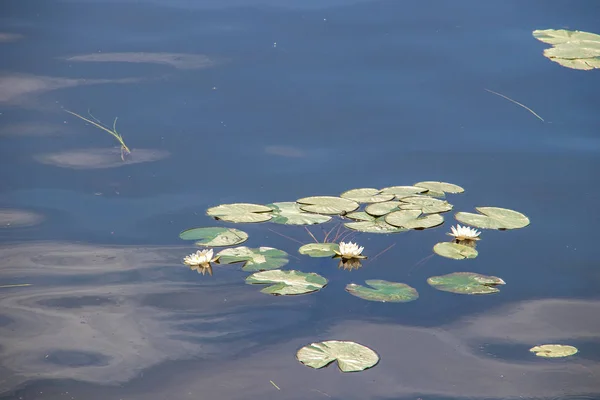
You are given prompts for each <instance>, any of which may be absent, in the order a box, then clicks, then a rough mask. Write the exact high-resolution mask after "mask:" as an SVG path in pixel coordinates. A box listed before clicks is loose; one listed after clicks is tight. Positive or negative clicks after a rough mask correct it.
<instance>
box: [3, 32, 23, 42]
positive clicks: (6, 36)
mask: <svg viewBox="0 0 600 400" xmlns="http://www.w3.org/2000/svg"><path fill="white" fill-rule="evenodd" d="M21 39H23V35H21V34H20V33H10V32H0V43H8V42H16V41H17V40H21Z"/></svg>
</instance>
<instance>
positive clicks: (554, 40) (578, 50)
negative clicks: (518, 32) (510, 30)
mask: <svg viewBox="0 0 600 400" xmlns="http://www.w3.org/2000/svg"><path fill="white" fill-rule="evenodd" d="M533 37H535V38H536V39H538V40H540V41H542V42H544V43H548V44H551V45H553V47H551V48H549V49H545V50H544V56H545V57H547V58H548V59H550V60H551V61H554V62H556V63H558V64H560V65H562V66H563V67H567V68H572V69H579V70H591V69H594V68H600V35H597V34H595V33H589V32H582V31H568V30H565V29H544V30H539V29H538V30H535V31H533Z"/></svg>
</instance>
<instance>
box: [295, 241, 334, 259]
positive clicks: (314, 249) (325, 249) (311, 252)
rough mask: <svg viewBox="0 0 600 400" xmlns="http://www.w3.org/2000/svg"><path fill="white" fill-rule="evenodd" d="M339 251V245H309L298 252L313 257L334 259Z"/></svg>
mask: <svg viewBox="0 0 600 400" xmlns="http://www.w3.org/2000/svg"><path fill="white" fill-rule="evenodd" d="M339 249H340V246H339V245H338V244H337V243H309V244H305V245H304V246H302V247H300V248H299V249H298V252H299V253H300V254H305V255H307V256H311V257H332V256H334V255H335V254H336V253H335V251H336V250H337V251H339Z"/></svg>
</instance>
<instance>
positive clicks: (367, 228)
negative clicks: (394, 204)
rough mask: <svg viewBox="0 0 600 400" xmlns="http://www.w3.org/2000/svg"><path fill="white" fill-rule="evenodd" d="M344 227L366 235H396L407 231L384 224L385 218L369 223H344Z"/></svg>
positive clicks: (374, 219) (375, 219)
mask: <svg viewBox="0 0 600 400" xmlns="http://www.w3.org/2000/svg"><path fill="white" fill-rule="evenodd" d="M344 226H345V227H346V228H348V229H352V230H355V231H359V232H366V233H398V232H406V231H407V230H408V229H406V228H399V227H397V226H392V225H390V224H388V223H387V222H385V217H379V218H373V220H371V221H358V222H346V223H345V224H344Z"/></svg>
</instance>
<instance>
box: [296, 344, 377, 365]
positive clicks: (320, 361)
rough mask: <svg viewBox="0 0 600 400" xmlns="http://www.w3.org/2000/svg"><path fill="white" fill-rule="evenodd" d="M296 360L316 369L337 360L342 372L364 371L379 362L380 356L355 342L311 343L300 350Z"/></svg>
mask: <svg viewBox="0 0 600 400" xmlns="http://www.w3.org/2000/svg"><path fill="white" fill-rule="evenodd" d="M296 358H297V359H298V361H300V362H301V363H302V364H304V365H306V366H308V367H311V368H316V369H318V368H323V367H325V366H327V365H329V364H331V363H332V362H334V361H336V360H337V362H338V367H339V369H340V370H341V371H342V372H356V371H363V370H365V369H367V368H371V367H373V366H375V365H377V363H378V362H379V356H378V355H377V353H375V352H374V351H373V350H371V349H370V348H368V347H366V346H363V345H361V344H358V343H355V342H348V341H339V340H328V341H325V342H320V343H311V344H309V345H307V346H304V347H302V348H301V349H300V350H298V352H297V353H296Z"/></svg>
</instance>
